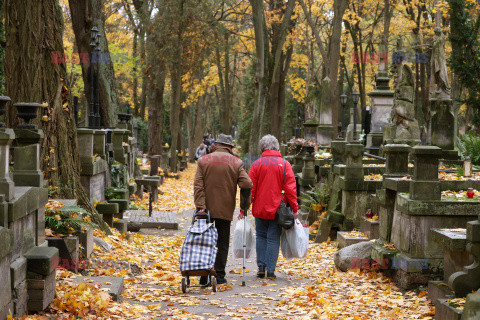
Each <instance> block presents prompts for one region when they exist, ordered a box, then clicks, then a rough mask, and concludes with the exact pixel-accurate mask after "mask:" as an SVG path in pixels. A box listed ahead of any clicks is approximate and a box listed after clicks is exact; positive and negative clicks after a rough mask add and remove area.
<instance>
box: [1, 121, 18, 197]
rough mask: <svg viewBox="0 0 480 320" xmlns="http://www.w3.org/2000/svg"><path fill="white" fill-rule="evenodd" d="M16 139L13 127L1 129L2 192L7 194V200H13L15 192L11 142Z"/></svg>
mask: <svg viewBox="0 0 480 320" xmlns="http://www.w3.org/2000/svg"><path fill="white" fill-rule="evenodd" d="M13 139H15V133H14V131H13V129H9V128H8V129H3V130H0V194H4V195H5V201H11V200H12V199H13V198H14V196H15V194H14V187H15V185H14V183H13V181H12V179H10V175H9V165H8V164H9V160H10V144H11V143H12V141H13Z"/></svg>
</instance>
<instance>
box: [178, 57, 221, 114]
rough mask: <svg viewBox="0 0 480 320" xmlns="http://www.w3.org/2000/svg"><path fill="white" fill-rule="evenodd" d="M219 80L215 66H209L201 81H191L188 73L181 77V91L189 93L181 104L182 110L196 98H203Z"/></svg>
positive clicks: (196, 99)
mask: <svg viewBox="0 0 480 320" xmlns="http://www.w3.org/2000/svg"><path fill="white" fill-rule="evenodd" d="M219 81H220V79H219V77H218V69H217V66H216V65H211V66H210V68H209V69H208V71H207V72H206V75H205V77H203V78H201V79H193V78H192V77H191V74H190V73H187V74H185V75H184V76H183V78H182V82H183V84H184V85H183V89H184V90H185V91H186V92H190V93H189V95H188V96H187V99H186V100H185V101H184V102H183V103H182V108H185V107H187V106H189V105H192V104H194V103H195V102H197V101H198V98H200V97H201V96H203V95H204V94H205V93H206V92H207V91H208V89H209V88H211V87H213V86H215V85H217V84H218V83H219Z"/></svg>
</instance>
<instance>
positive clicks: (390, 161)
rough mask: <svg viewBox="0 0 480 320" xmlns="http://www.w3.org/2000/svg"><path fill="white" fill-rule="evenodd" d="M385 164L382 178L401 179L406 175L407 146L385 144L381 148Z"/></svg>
mask: <svg viewBox="0 0 480 320" xmlns="http://www.w3.org/2000/svg"><path fill="white" fill-rule="evenodd" d="M383 152H384V153H385V158H386V164H385V174H384V178H394V177H403V176H405V175H407V174H408V154H409V153H410V146H409V145H408V144H387V145H385V146H384V147H383Z"/></svg>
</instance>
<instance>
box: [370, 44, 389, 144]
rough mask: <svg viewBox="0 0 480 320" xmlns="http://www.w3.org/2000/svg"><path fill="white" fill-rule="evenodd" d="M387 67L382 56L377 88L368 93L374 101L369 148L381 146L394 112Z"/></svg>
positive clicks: (376, 82)
mask: <svg viewBox="0 0 480 320" xmlns="http://www.w3.org/2000/svg"><path fill="white" fill-rule="evenodd" d="M384 51H385V49H384V47H383V46H381V47H380V52H381V53H382V52H384ZM385 69H386V68H385V61H384V60H383V58H382V59H381V61H380V65H379V67H378V72H377V74H376V75H375V90H373V91H370V92H369V93H368V96H369V97H370V99H371V102H372V118H371V130H370V133H369V134H368V135H367V147H368V148H372V147H380V145H381V144H382V142H383V128H384V127H385V126H386V125H388V120H389V118H390V114H391V112H392V107H393V96H394V92H393V91H392V90H390V86H389V82H390V76H389V73H388V71H387V70H385Z"/></svg>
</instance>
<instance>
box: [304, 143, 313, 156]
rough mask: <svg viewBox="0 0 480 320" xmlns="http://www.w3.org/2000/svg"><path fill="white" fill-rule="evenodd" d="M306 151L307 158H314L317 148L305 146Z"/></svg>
mask: <svg viewBox="0 0 480 320" xmlns="http://www.w3.org/2000/svg"><path fill="white" fill-rule="evenodd" d="M304 149H305V154H306V155H307V156H313V153H314V152H315V147H314V146H308V145H307V146H304Z"/></svg>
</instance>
